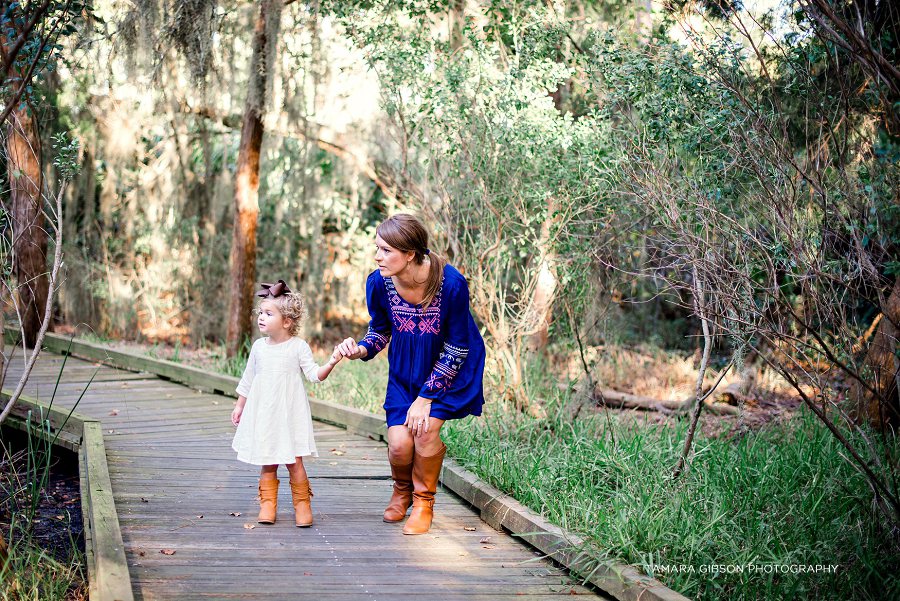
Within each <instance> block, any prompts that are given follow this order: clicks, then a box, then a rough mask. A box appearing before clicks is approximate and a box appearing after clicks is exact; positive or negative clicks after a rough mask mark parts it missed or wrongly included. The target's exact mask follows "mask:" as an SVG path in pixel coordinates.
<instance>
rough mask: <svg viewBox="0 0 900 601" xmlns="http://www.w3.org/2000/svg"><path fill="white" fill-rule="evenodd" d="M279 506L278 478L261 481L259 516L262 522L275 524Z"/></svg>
mask: <svg viewBox="0 0 900 601" xmlns="http://www.w3.org/2000/svg"><path fill="white" fill-rule="evenodd" d="M277 508H278V480H260V481H259V517H257V518H256V521H257V522H259V523H260V524H274V523H275V513H276V509H277Z"/></svg>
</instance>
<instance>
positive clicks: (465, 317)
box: [359, 265, 484, 427]
mask: <svg viewBox="0 0 900 601" xmlns="http://www.w3.org/2000/svg"><path fill="white" fill-rule="evenodd" d="M366 306H367V307H368V309H369V315H370V317H371V320H370V321H369V331H368V332H367V333H366V335H365V337H364V338H363V339H362V340H360V341H359V344H361V345H362V346H364V347H366V351H367V353H366V356H365V358H363V361H369V360H370V359H372V357H374V356H375V355H377V354H378V352H379V351H381V350H382V349H383V348H384V347H386V346H387V345H388V342H390V343H391V344H390V348H389V349H388V366H389V367H388V383H387V392H386V394H385V398H384V411H385V413H386V414H387V425H388V427H390V426H397V425H401V424H403V422H404V421H405V420H406V411H407V410H408V409H409V406H410V405H412V403H413V401H415V400H416V397H419V396H422V397H425V398H429V399H432V402H431V417H436V418H439V419H443V420H447V419H459V418H462V417H465V416H467V415H481V406H482V405H483V404H484V390H483V387H482V376H483V375H484V341H483V340H482V339H481V334H480V333H479V332H478V328H477V327H476V326H475V321H474V320H473V319H472V315H471V314H470V313H469V288H468V285H467V284H466V280H465V278H464V277H463V276H462V274H460V273H459V272H458V271H457V270H456V269H455V268H453V267H451V266H450V265H446V266H445V267H444V274H443V277H442V279H441V287H440V289H439V290H438V292H437V294H436V295H435V297H434V300H432V301H431V304H430V305H429V306H428V307H427V308H425V309H422V306H421V305H413V304H410V303H408V302H406V301H405V300H403V298H401V296H400V295H399V294H398V293H397V290H396V289H395V288H394V283H393V281H392V280H391V278H389V277H382V276H381V275H380V274H379V273H378V271H377V270H376V271H374V272H372V273H371V274H369V277H368V279H367V280H366Z"/></svg>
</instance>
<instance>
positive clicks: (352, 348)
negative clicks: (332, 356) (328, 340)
mask: <svg viewBox="0 0 900 601" xmlns="http://www.w3.org/2000/svg"><path fill="white" fill-rule="evenodd" d="M334 348H335V350H336V351H338V352H340V353H341V355H342V356H344V357H347V358H348V359H351V360H352V359H362V358H363V357H365V356H366V348H365V347H364V346H360V345H358V344H356V340H354V339H353V338H347V339H345V340H344V341H343V342H341V343H340V344H338V345H337V346H336V347H334Z"/></svg>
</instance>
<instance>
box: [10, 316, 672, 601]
mask: <svg viewBox="0 0 900 601" xmlns="http://www.w3.org/2000/svg"><path fill="white" fill-rule="evenodd" d="M10 331H11V330H10V329H7V334H8V335H9V333H10ZM12 332H15V331H14V330H12ZM13 339H15V336H13ZM70 345H71V346H70ZM44 347H45V348H47V349H48V350H51V351H53V352H56V353H61V354H65V353H66V352H69V353H71V354H72V355H76V356H80V357H84V358H87V359H92V360H94V361H101V362H103V363H106V364H109V365H115V366H118V367H122V368H125V369H129V370H133V371H140V372H147V373H152V374H156V375H157V376H160V377H162V378H167V379H171V380H174V381H177V382H182V383H184V384H187V385H188V386H191V387H193V388H198V389H201V390H206V391H212V392H219V393H222V394H225V395H229V396H236V393H235V392H234V389H235V387H236V386H237V383H238V378H234V377H231V376H225V375H221V374H214V373H209V372H206V371H204V370H202V369H198V368H195V367H190V366H187V365H182V364H181V363H176V362H174V361H166V360H164V359H155V358H153V357H148V356H146V355H142V354H139V353H135V352H132V351H126V350H117V349H112V348H109V347H106V346H103V345H100V344H94V343H90V342H84V341H79V340H72V339H71V338H69V337H66V336H60V335H58V334H49V333H48V334H47V335H46V336H45V337H44ZM309 401H310V411H311V413H312V416H313V418H315V419H317V420H320V421H326V422H330V423H334V424H337V425H339V426H344V427H346V428H347V430H348V431H349V432H351V433H353V434H361V435H363V436H368V437H369V438H372V439H374V440H386V439H387V430H386V427H385V424H384V420H383V419H382V418H381V417H379V416H377V415H374V414H372V413H368V412H366V411H361V410H359V409H354V408H352V407H347V406H344V405H338V404H336V403H329V402H326V401H321V400H318V399H314V398H310V399H309ZM440 480H441V484H443V485H444V486H445V487H446V488H448V489H450V490H452V491H453V492H454V493H456V494H457V495H459V496H460V497H462V498H463V499H465V500H466V501H468V502H469V503H470V504H471V505H472V506H474V507H475V508H477V509H478V510H479V511H480V512H481V517H482V519H483V520H484V521H485V522H486V523H487V524H488V525H490V526H492V527H494V528H495V529H498V530H499V529H502V528H503V529H506V530H508V531H510V532H511V533H512V534H514V535H516V536H518V537H520V538H521V539H522V540H524V541H526V542H528V543H529V544H531V545H532V546H534V547H536V548H537V549H539V550H540V551H541V552H543V553H545V554H546V555H547V556H548V557H551V558H553V559H554V560H556V561H557V562H558V563H560V564H562V565H564V566H565V567H567V568H569V569H570V570H572V572H573V573H575V574H577V575H579V576H580V577H581V578H583V579H584V580H585V582H590V583H591V584H593V585H594V586H596V587H598V588H600V589H601V590H603V591H605V592H607V593H608V594H610V595H612V596H613V597H615V598H616V599H619V600H621V601H689V600H688V599H687V597H684V596H683V595H681V594H679V593H677V592H675V591H673V590H671V589H669V588H667V587H666V586H664V585H663V584H662V583H661V582H659V581H658V580H656V579H654V578H651V577H649V576H645V575H643V574H641V573H640V571H639V570H637V568H635V567H633V566H630V565H627V564H620V563H616V562H613V561H609V560H607V559H605V558H603V557H600V556H598V555H596V554H592V553H587V552H585V551H583V549H584V548H585V543H584V541H583V540H582V539H580V538H579V537H577V536H575V535H574V534H572V533H569V532H566V531H565V530H562V529H560V528H559V527H557V526H555V525H553V524H551V523H550V522H548V521H546V520H545V519H543V518H542V517H541V516H540V515H538V514H537V513H535V512H533V511H531V510H530V509H528V508H527V507H525V506H524V505H522V504H521V503H519V502H517V501H516V500H515V499H513V498H512V497H509V496H507V495H505V494H503V493H502V492H501V491H500V490H498V489H496V488H494V487H493V486H490V485H489V484H487V483H485V482H482V481H481V480H480V479H479V478H478V477H477V476H475V474H473V473H472V472H470V471H468V470H466V469H465V468H464V467H462V466H461V465H459V464H457V463H456V462H455V461H453V460H451V459H446V460H445V461H444V467H443V469H442V471H441V478H440Z"/></svg>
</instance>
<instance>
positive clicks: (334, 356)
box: [328, 345, 344, 366]
mask: <svg viewBox="0 0 900 601" xmlns="http://www.w3.org/2000/svg"><path fill="white" fill-rule="evenodd" d="M343 358H344V354H343V353H342V352H341V351H340V349H339V348H338V345H334V350H333V351H332V352H331V359H329V360H328V364H329V365H331V366H334V365H337V364H338V363H340V362H341V359H343Z"/></svg>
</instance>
